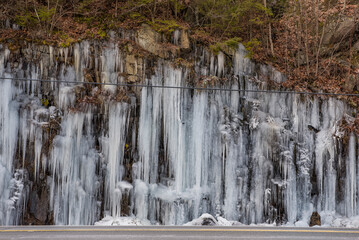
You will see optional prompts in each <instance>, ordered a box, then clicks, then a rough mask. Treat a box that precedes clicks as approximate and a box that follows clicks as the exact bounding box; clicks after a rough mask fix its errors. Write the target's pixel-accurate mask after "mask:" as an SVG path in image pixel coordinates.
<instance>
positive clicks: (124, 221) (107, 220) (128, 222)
mask: <svg viewBox="0 0 359 240" xmlns="http://www.w3.org/2000/svg"><path fill="white" fill-rule="evenodd" d="M95 225H96V226H148V225H151V223H150V221H148V220H144V219H138V218H136V217H117V218H114V217H112V216H105V217H104V218H103V219H101V220H100V221H98V222H95Z"/></svg>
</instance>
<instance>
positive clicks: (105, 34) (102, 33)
mask: <svg viewBox="0 0 359 240" xmlns="http://www.w3.org/2000/svg"><path fill="white" fill-rule="evenodd" d="M97 36H98V37H99V38H100V39H105V38H107V33H106V32H105V31H103V30H101V29H100V30H98V31H97Z"/></svg>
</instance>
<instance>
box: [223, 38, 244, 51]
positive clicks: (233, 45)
mask: <svg viewBox="0 0 359 240" xmlns="http://www.w3.org/2000/svg"><path fill="white" fill-rule="evenodd" d="M241 41H242V38H240V37H234V38H230V39H228V40H227V41H225V42H224V44H226V45H227V46H228V47H230V48H232V49H237V48H238V44H239V43H240V42H241Z"/></svg>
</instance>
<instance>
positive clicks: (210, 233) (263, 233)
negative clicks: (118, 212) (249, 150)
mask: <svg viewBox="0 0 359 240" xmlns="http://www.w3.org/2000/svg"><path fill="white" fill-rule="evenodd" d="M4 239H6V240H10V239H36V240H42V239H44V240H45V239H51V240H58V239H80V240H81V239H83V240H92V239H100V240H106V239H130V240H143V239H146V240H148V239H159V240H164V239H170V240H184V239H197V240H199V239H206V240H207V239H209V240H215V239H241V240H244V239H248V240H249V239H254V240H258V239H272V240H274V239H288V240H308V239H313V240H314V239H315V240H317V239H325V240H332V239H333V240H339V239H340V240H344V239H359V229H349V228H346V229H342V228H288V227H248V226H246V227H174V226H167V227H166V226H151V227H142V226H141V227H130V226H123V227H105V226H79V227H69V226H27V227H0V240H4Z"/></svg>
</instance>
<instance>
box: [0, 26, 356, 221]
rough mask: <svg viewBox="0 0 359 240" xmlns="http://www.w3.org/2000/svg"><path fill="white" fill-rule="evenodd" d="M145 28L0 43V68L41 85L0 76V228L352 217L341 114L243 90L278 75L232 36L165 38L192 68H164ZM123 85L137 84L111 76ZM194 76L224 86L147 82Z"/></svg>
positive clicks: (167, 62) (351, 150)
mask: <svg viewBox="0 0 359 240" xmlns="http://www.w3.org/2000/svg"><path fill="white" fill-rule="evenodd" d="M141 31H143V32H141ZM151 31H152V30H151ZM151 31H150V30H148V29H146V28H145V29H143V30H140V31H139V32H138V33H129V34H128V35H126V34H122V35H121V36H122V38H123V39H122V41H118V39H110V40H109V41H107V42H102V43H99V42H89V41H85V42H82V43H79V44H75V45H74V46H71V47H70V48H67V49H57V48H53V47H49V46H36V45H33V44H25V45H24V46H21V47H20V48H18V50H16V51H10V50H9V49H8V47H7V46H6V45H2V46H1V48H0V76H1V77H6V78H15V77H17V78H26V79H53V80H54V82H39V81H31V80H24V81H15V80H4V79H2V80H0V192H1V193H2V194H1V195H0V224H1V225H14V224H21V223H23V224H29V223H39V224H40V223H41V224H52V223H53V224H65V225H82V224H93V223H94V222H96V221H98V220H100V219H101V218H102V217H103V216H105V215H108V216H112V217H114V218H116V217H119V216H129V215H131V216H133V215H134V216H136V217H137V218H139V219H144V220H149V221H150V222H151V223H152V224H156V223H159V224H184V223H186V222H189V221H191V220H192V219H196V218H198V217H199V216H201V215H202V214H203V213H209V214H212V215H217V214H219V215H220V216H223V217H225V218H226V219H228V220H235V221H241V222H243V223H246V224H250V223H263V222H277V223H286V222H289V223H295V222H296V221H298V220H302V221H306V222H308V221H309V218H310V216H309V215H308V212H311V211H312V209H317V210H318V212H321V211H328V212H335V213H336V214H339V215H342V216H355V215H358V214H359V203H358V202H357V201H358V199H357V195H358V194H359V192H358V186H359V184H358V182H357V181H358V177H359V172H358V171H357V167H356V166H357V164H358V162H357V161H358V151H357V149H358V139H357V136H356V135H355V134H354V133H349V135H345V134H344V132H343V131H342V125H341V119H342V118H343V117H346V118H348V119H349V118H350V117H349V115H351V114H352V112H353V109H350V108H349V107H348V106H347V105H346V104H345V103H344V102H341V101H339V100H337V99H334V98H318V97H302V96H297V95H292V94H278V93H272V94H264V93H262V92H255V90H262V89H267V87H268V85H269V84H270V82H271V81H276V82H283V81H285V79H286V78H285V76H283V75H282V74H280V73H279V72H278V71H276V70H275V69H273V68H272V67H269V66H263V65H259V64H255V63H253V62H251V61H250V60H249V59H248V58H246V57H245V56H246V52H245V50H244V47H243V46H242V45H240V46H239V47H238V49H237V50H236V51H233V54H232V55H231V54H228V53H226V54H224V53H219V54H218V55H214V54H211V53H210V52H209V51H207V50H206V49H204V48H203V47H199V46H197V47H195V45H193V44H187V43H185V42H184V40H182V39H183V38H186V36H184V37H182V36H181V35H178V36H173V38H172V39H173V42H170V43H169V44H172V45H174V46H177V47H178V49H180V51H182V49H186V48H187V47H189V48H188V49H186V50H185V52H186V56H188V58H187V59H186V61H188V62H190V63H191V64H188V65H187V66H182V65H181V66H179V65H176V64H174V62H176V61H175V60H176V59H177V57H178V55H176V54H177V52H176V54H175V52H173V53H172V52H171V51H166V52H163V51H162V50H163V49H162V50H161V47H162V46H161V44H160V43H159V42H158V41H162V40H163V39H162V36H160V35H158V34H157V33H154V32H151ZM174 34H175V33H174ZM177 34H183V31H179V33H178V32H177ZM146 38H148V39H147V41H148V42H146ZM158 39H160V40H158ZM162 43H163V42H162ZM139 45H140V46H139ZM141 46H142V47H144V48H146V49H143V48H141ZM191 47H192V48H191ZM166 49H167V48H166ZM176 51H177V50H176ZM161 57H162V58H161ZM229 62H230V63H231V64H227V63H229ZM222 79H226V80H222ZM69 82H72V83H69ZM73 82H75V84H74V83H73ZM84 82H91V83H94V82H97V83H103V84H105V83H106V84H110V85H98V86H97V85H90V84H85V83H84ZM132 82H136V83H141V84H145V85H147V86H148V87H138V86H126V87H123V86H116V85H114V84H123V83H126V84H128V83H132ZM194 85H195V86H198V85H199V86H208V85H211V86H214V87H216V88H224V89H229V90H230V91H218V90H215V91H214V90H212V91H203V90H193V89H186V88H184V89H181V88H158V86H174V87H186V86H194ZM244 90H247V91H244Z"/></svg>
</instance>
